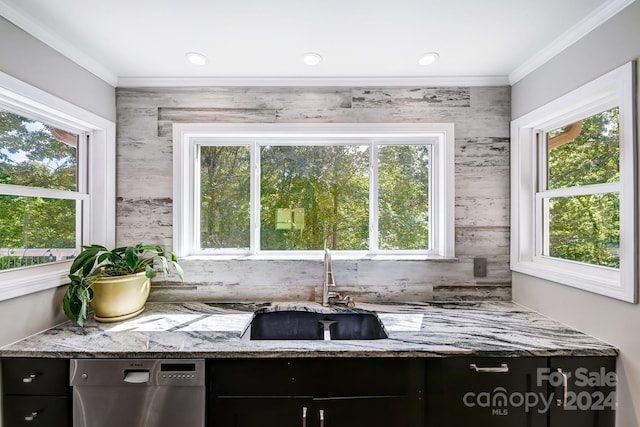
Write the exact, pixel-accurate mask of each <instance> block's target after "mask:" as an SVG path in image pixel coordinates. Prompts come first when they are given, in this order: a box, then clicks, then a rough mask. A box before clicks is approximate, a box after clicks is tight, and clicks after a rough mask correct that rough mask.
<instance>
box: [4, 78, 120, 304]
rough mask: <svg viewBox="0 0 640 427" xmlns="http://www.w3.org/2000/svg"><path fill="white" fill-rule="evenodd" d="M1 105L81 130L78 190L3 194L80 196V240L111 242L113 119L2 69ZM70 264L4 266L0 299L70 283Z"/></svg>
mask: <svg viewBox="0 0 640 427" xmlns="http://www.w3.org/2000/svg"><path fill="white" fill-rule="evenodd" d="M0 108H3V109H5V110H7V111H10V112H12V113H15V114H20V115H22V116H24V117H27V118H30V119H35V120H39V121H41V122H43V123H46V124H50V125H54V126H57V127H59V128H61V129H64V130H68V131H72V132H74V133H77V134H78V135H79V141H78V188H77V191H75V192H72V191H64V190H54V189H46V188H39V187H23V186H14V185H8V184H0V193H1V194H9V195H28V196H35V197H53V198H57V199H73V200H76V201H77V205H79V209H80V212H81V215H79V219H78V224H77V227H76V229H77V231H78V234H79V235H77V236H76V240H77V242H78V244H79V245H84V244H90V243H98V244H104V245H107V246H113V245H114V244H115V123H113V122H112V121H109V120H107V119H104V118H103V117H100V116H98V115H96V114H94V113H91V112H89V111H87V110H85V109H83V108H80V107H78V106H76V105H74V104H71V103H69V102H68V101H65V100H63V99H61V98H58V97H56V96H54V95H51V94H49V93H47V92H44V91H42V90H41V89H38V88H35V87H33V86H31V85H29V84H27V83H24V82H22V81H21V80H18V79H16V78H14V77H12V76H9V75H7V74H4V73H2V72H0ZM82 148H84V149H82ZM81 162H82V163H84V165H83V166H84V167H81V165H80V163H81ZM70 265H71V261H70V260H69V261H61V262H54V263H47V264H42V265H36V266H29V267H22V268H16V269H10V270H3V271H1V272H0V283H2V285H1V286H0V301H2V300H6V299H10V298H15V297H19V296H23V295H27V294H30V293H34V292H38V291H42V290H45V289H50V288H55V287H58V286H61V285H65V284H67V283H68V277H67V276H68V274H69V267H70Z"/></svg>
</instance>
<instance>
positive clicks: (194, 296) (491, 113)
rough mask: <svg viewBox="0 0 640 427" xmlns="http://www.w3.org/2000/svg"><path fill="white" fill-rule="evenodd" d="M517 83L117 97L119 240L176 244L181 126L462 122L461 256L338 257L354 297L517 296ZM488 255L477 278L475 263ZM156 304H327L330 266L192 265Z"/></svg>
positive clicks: (458, 125) (144, 92) (142, 92)
mask: <svg viewBox="0 0 640 427" xmlns="http://www.w3.org/2000/svg"><path fill="white" fill-rule="evenodd" d="M510 108H511V106H510V88H509V87H506V86H505V87H445V88H397V87H389V88H359V87H354V88H348V87H316V88H312V87H300V88H294V87H221V88H215V87H194V88H120V89H118V90H117V115H118V118H117V242H118V244H119V245H123V244H131V243H136V242H146V243H158V244H160V245H163V246H165V247H166V248H171V245H172V209H173V206H172V197H173V194H172V188H173V187H172V186H173V183H172V140H171V138H172V130H171V129H172V125H173V123H180V122H188V123H198V122H201V123H202V122H212V123H215V122H220V123H437V122H453V123H455V136H456V151H455V179H456V186H455V191H456V195H455V204H456V209H455V224H456V256H457V260H453V261H451V260H448V261H390V260H384V261H380V260H358V261H355V260H354V261H342V260H338V261H335V262H334V271H335V277H336V281H337V282H338V290H339V291H342V292H343V293H349V294H351V295H354V296H355V297H356V301H358V300H360V301H430V300H439V301H443V300H465V299H466V300H469V299H499V300H510V299H511V290H510V285H511V273H510V271H509V121H510ZM474 257H485V258H487V260H488V269H487V270H488V275H487V277H486V278H482V279H474V277H473V258H474ZM182 265H183V267H184V268H185V272H186V280H185V282H184V283H179V282H176V281H175V280H174V279H170V280H169V281H166V282H154V285H153V287H152V295H151V299H152V300H156V301H176V300H177V301H188V300H199V301H270V300H318V299H319V298H320V295H321V292H322V290H321V284H322V262H321V261H313V260H299V261H286V260H278V261H266V260H226V261H222V260H221V261H215V260H195V259H194V260H185V261H183V262H182Z"/></svg>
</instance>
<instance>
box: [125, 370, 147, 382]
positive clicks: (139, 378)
mask: <svg viewBox="0 0 640 427" xmlns="http://www.w3.org/2000/svg"><path fill="white" fill-rule="evenodd" d="M149 378H150V375H149V370H148V369H125V371H124V382H125V383H130V384H143V383H148V382H149Z"/></svg>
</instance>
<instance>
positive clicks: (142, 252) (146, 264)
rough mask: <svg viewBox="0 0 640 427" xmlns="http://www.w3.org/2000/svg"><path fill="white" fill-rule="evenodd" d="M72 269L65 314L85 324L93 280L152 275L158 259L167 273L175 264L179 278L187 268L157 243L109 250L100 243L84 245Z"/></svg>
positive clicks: (182, 278)
mask: <svg viewBox="0 0 640 427" xmlns="http://www.w3.org/2000/svg"><path fill="white" fill-rule="evenodd" d="M82 249H83V250H82V252H81V253H80V254H79V255H78V256H77V257H76V259H75V260H74V261H73V264H71V268H70V269H69V273H70V274H69V279H70V280H71V282H70V284H69V288H68V289H67V292H66V293H65V295H64V297H63V300H62V307H63V309H64V313H65V314H66V316H67V317H68V318H69V319H71V320H73V321H74V322H76V323H78V324H79V325H80V326H82V325H83V324H84V321H85V320H86V318H87V313H88V310H89V302H90V301H91V298H93V291H92V290H91V285H92V283H93V282H94V281H95V280H97V279H99V278H101V277H113V276H126V275H129V274H136V273H142V272H144V273H145V275H146V276H147V277H149V278H151V277H153V276H154V270H153V264H154V261H155V262H159V264H160V270H161V271H162V272H163V273H164V275H165V277H166V276H167V274H168V273H169V267H170V266H173V268H174V269H175V270H176V273H177V274H178V276H179V277H180V280H184V272H183V271H182V268H181V267H180V265H179V264H178V258H177V256H176V255H175V254H174V253H173V252H172V253H171V254H170V257H169V258H168V259H167V255H166V254H165V252H164V250H163V249H162V248H161V247H160V246H158V245H142V244H137V245H135V246H123V247H119V248H115V249H112V250H108V249H107V248H105V247H104V246H101V245H91V246H83V247H82Z"/></svg>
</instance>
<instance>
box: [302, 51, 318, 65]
mask: <svg viewBox="0 0 640 427" xmlns="http://www.w3.org/2000/svg"><path fill="white" fill-rule="evenodd" d="M302 62H304V63H305V64H307V65H310V66H314V65H318V64H319V63H321V62H322V56H320V55H319V54H317V53H314V52H309V53H305V54H304V55H303V56H302Z"/></svg>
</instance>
